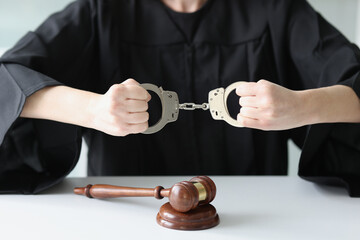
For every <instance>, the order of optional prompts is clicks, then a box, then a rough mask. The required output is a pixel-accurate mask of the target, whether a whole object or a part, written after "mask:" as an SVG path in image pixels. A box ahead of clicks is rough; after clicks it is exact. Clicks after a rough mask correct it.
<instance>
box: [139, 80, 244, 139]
mask: <svg viewBox="0 0 360 240" xmlns="http://www.w3.org/2000/svg"><path fill="white" fill-rule="evenodd" d="M242 83H244V82H235V83H232V84H231V85H229V86H228V87H227V88H226V89H224V88H216V89H214V90H212V91H210V92H209V98H208V101H209V103H203V104H194V103H183V104H179V98H178V95H177V93H176V92H172V91H164V90H163V88H162V87H158V86H156V85H154V84H151V83H143V84H141V86H142V87H143V88H144V89H146V90H150V91H153V92H154V93H156V94H157V95H158V96H159V98H160V101H161V106H162V113H161V118H160V120H159V121H158V122H157V123H156V124H154V125H153V126H150V127H149V128H148V129H147V130H146V131H145V132H143V134H152V133H156V132H158V131H160V130H161V129H163V128H164V127H165V125H166V124H168V123H170V122H175V121H176V120H177V119H178V116H179V111H180V109H182V110H195V109H203V110H208V109H210V113H211V116H212V118H213V119H214V120H223V121H225V122H227V123H228V124H230V125H231V126H234V127H243V126H242V125H241V124H240V123H239V122H238V121H236V120H235V119H234V118H232V117H231V116H230V114H229V111H228V108H227V99H228V97H229V95H230V93H231V92H232V91H233V90H235V89H236V88H237V87H238V86H239V85H240V84H242Z"/></svg>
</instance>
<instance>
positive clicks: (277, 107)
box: [236, 80, 307, 130]
mask: <svg viewBox="0 0 360 240" xmlns="http://www.w3.org/2000/svg"><path fill="white" fill-rule="evenodd" d="M236 94H237V95H238V96H240V106H241V109H240V113H239V114H238V116H237V120H238V121H239V122H240V123H241V124H242V125H243V126H244V127H248V128H256V129H261V130H285V129H290V128H295V127H299V126H303V125H305V124H306V123H307V122H305V121H304V112H303V111H302V109H303V108H302V98H301V96H300V94H299V92H297V91H292V90H289V89H287V88H284V87H282V86H279V85H277V84H274V83H271V82H269V81H266V80H260V81H258V82H247V83H244V84H241V85H240V86H239V87H238V88H237V89H236Z"/></svg>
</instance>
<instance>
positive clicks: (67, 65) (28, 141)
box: [0, 0, 97, 194]
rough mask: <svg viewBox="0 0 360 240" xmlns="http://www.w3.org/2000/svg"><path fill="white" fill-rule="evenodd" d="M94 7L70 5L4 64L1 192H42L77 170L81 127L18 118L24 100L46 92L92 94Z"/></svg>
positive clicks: (0, 73)
mask: <svg viewBox="0 0 360 240" xmlns="http://www.w3.org/2000/svg"><path fill="white" fill-rule="evenodd" d="M95 3H96V2H95V1H90V0H78V1H75V2H73V3H71V4H69V5H68V6H67V7H66V8H65V9H64V10H62V11H60V12H58V13H55V14H53V15H51V16H50V17H49V18H48V19H47V20H46V21H45V22H44V23H43V24H41V25H40V26H39V27H38V29H36V30H35V31H33V32H29V33H27V34H26V35H25V36H24V37H23V38H22V39H21V40H20V41H19V42H18V43H16V45H15V46H14V47H13V48H12V49H10V50H9V51H7V52H6V53H5V54H4V55H3V57H2V58H1V59H0V193H24V194H31V193H38V192H40V191H42V190H44V189H46V188H48V187H50V186H52V185H54V184H56V183H58V182H60V181H61V180H62V179H63V178H64V177H65V176H66V175H67V174H68V173H69V172H70V171H71V170H72V169H73V168H74V166H75V165H76V163H77V160H78V157H79V154H80V147H81V139H82V138H81V132H82V129H81V128H80V127H77V126H73V125H68V124H61V123H57V122H53V121H46V120H35V119H22V118H20V117H19V116H20V113H21V111H22V109H23V106H24V103H25V100H26V98H27V97H29V96H30V95H31V94H33V93H35V92H36V91H38V90H40V89H42V88H44V87H47V86H55V85H67V86H71V87H74V88H79V89H85V90H91V88H92V84H93V81H94V79H95V76H96V71H97V70H96V63H95V62H94V60H93V59H96V58H95V57H94V54H95V50H94V49H95V39H96V37H95V36H96V30H95V29H96V28H95V27H94V26H95V18H96V14H95V12H96V11H94V10H93V9H94V8H95V7H94V5H95Z"/></svg>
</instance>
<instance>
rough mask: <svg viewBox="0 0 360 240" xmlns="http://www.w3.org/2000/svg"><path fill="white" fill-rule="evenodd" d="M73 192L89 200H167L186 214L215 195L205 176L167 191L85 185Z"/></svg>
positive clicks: (161, 188)
mask: <svg viewBox="0 0 360 240" xmlns="http://www.w3.org/2000/svg"><path fill="white" fill-rule="evenodd" d="M74 192H75V193H76V194H79V195H85V196H87V197H89V198H116V197H152V196H154V197H155V198H157V199H162V198H164V197H168V198H169V202H170V205H171V206H172V207H173V208H174V209H175V210H176V211H178V212H188V211H190V210H192V209H194V208H196V207H197V206H199V205H204V204H208V203H210V202H211V201H212V200H214V198H215V195H216V186H215V183H214V182H213V181H212V180H211V179H210V178H209V177H207V176H198V177H194V178H192V179H190V181H182V182H179V183H176V184H175V185H174V186H172V187H171V188H168V189H164V188H163V187H162V186H157V187H155V188H132V187H121V186H113V185H104V184H97V185H87V186H86V187H82V188H75V189H74Z"/></svg>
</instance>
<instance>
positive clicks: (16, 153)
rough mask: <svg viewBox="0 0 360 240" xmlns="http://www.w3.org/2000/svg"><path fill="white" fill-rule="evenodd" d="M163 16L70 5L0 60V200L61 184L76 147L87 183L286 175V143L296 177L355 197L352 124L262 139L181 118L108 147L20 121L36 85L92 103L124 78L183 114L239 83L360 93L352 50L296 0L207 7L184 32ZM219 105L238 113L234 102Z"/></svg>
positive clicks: (356, 139)
mask: <svg viewBox="0 0 360 240" xmlns="http://www.w3.org/2000/svg"><path fill="white" fill-rule="evenodd" d="M169 11H170V9H168V8H167V7H166V6H165V5H164V4H163V3H162V2H161V1H159V0H147V1H136V0H133V1H130V0H78V1H76V2H73V3H72V4H70V5H69V6H68V7H67V8H66V9H64V10H63V11H61V12H59V13H56V14H54V15H52V16H50V17H49V18H48V19H47V20H46V21H45V22H44V23H43V24H42V25H41V26H40V27H39V28H38V29H37V30H35V31H34V32H29V33H27V34H26V35H25V36H24V37H23V38H22V39H21V40H20V41H19V42H18V43H17V44H16V45H15V46H14V47H13V48H12V49H10V50H9V51H8V52H6V53H5V54H4V56H3V57H2V58H1V60H0V64H1V65H0V143H1V148H0V191H1V192H2V193H38V192H40V191H42V190H44V189H46V188H48V187H50V186H52V185H54V184H56V183H58V182H60V181H61V180H62V179H63V178H64V177H65V176H66V175H67V174H68V173H70V171H71V170H72V169H73V168H74V166H75V165H76V163H77V161H78V157H79V154H80V148H81V141H82V137H84V138H85V140H86V143H87V144H88V146H89V154H88V174H89V175H90V176H100V175H198V174H206V175H243V174H246V175H286V174H287V168H288V163H287V158H288V152H287V141H288V139H292V140H294V141H295V143H296V144H297V145H298V146H299V147H301V148H302V155H301V159H300V165H299V175H300V176H301V177H303V178H306V179H308V180H312V181H316V182H323V183H343V184H344V185H345V186H346V187H347V189H348V190H349V193H350V195H351V196H360V128H359V125H358V124H349V123H337V124H319V125H313V126H305V127H301V128H297V129H292V130H286V131H261V130H255V129H249V128H234V127H232V126H230V125H228V124H227V123H225V122H222V121H214V120H213V119H212V118H211V116H210V114H209V112H207V111H191V112H185V111H182V112H180V115H179V119H178V120H177V122H175V123H172V124H169V125H167V126H166V127H165V128H164V129H163V130H161V131H160V132H158V133H156V134H152V135H143V134H136V135H129V136H126V137H114V136H110V135H107V134H105V133H102V132H99V131H96V130H93V129H85V128H82V127H78V126H73V125H68V124H62V123H57V122H52V121H47V120H35V119H23V118H19V116H20V113H21V111H22V108H23V106H24V102H25V100H26V98H27V97H28V96H30V95H31V94H33V93H34V92H36V91H38V90H40V89H42V88H44V87H46V86H55V85H61V84H63V85H66V86H70V87H73V88H77V89H83V90H87V91H92V92H96V93H101V94H103V93H105V92H106V91H107V90H108V89H109V87H110V86H111V85H113V84H117V83H121V82H122V81H124V80H126V79H128V78H134V79H136V80H137V81H138V82H140V83H152V84H155V85H157V86H162V87H163V88H164V89H165V90H171V91H176V92H177V93H178V95H179V99H180V101H181V102H194V103H203V102H206V100H207V94H208V92H209V91H210V90H212V89H215V88H218V87H226V86H228V85H230V84H231V83H233V82H236V81H240V80H242V81H253V82H255V81H258V80H260V79H266V80H268V81H271V82H274V83H276V84H279V85H282V86H284V87H286V88H289V89H293V90H303V89H311V88H318V87H324V86H331V85H335V84H343V85H347V86H349V87H351V88H352V89H353V90H354V91H355V92H356V94H357V95H358V96H359V94H360V85H359V84H360V83H359V82H360V79H359V70H360V61H359V56H360V54H359V50H358V48H357V47H356V46H354V45H353V44H351V43H350V42H349V41H348V40H347V39H345V37H344V36H343V35H341V34H340V33H339V32H338V31H337V30H336V29H335V28H334V27H333V26H331V25H330V24H329V23H328V22H327V21H326V20H324V19H323V18H322V17H321V16H320V15H319V14H318V13H316V12H315V11H314V10H313V9H312V8H311V7H310V6H309V4H308V3H307V2H306V1H304V0H255V1H254V0H244V1H235V0H226V1H224V0H210V1H208V3H207V4H206V5H205V6H204V7H203V9H201V10H200V11H201V12H202V13H201V17H199V19H200V20H198V22H197V23H198V24H197V25H195V27H193V28H191V29H193V30H190V31H187V30H186V29H185V30H184V29H183V28H182V27H181V25H182V24H181V22H180V21H179V20H176V19H177V18H179V16H175V15H176V14H174V13H171V12H169ZM180 18H181V16H180ZM186 21H187V20H184V22H186ZM194 21H195V20H194ZM187 32H188V33H187ZM189 32H190V33H189ZM189 36H190V37H189ZM228 104H229V105H228V106H229V109H230V112H236V111H238V109H239V104H238V101H236V100H235V101H230V102H229V103H228ZM157 108H159V107H158V106H155V105H154V106H152V107H151V108H150V109H149V112H150V115H152V112H153V111H154V112H155V111H158V110H159V109H157Z"/></svg>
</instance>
